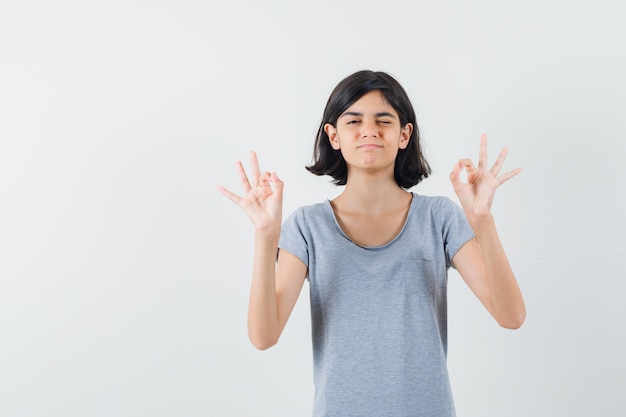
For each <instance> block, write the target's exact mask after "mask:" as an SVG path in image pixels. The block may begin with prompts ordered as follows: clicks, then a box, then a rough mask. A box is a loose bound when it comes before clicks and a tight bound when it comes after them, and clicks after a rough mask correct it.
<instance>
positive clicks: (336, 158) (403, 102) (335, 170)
mask: <svg viewBox="0 0 626 417" xmlns="http://www.w3.org/2000/svg"><path fill="white" fill-rule="evenodd" d="M373 90H378V91H380V92H381V93H382V94H383V96H384V97H385V100H387V102H388V103H389V104H390V105H391V107H393V108H394V110H395V111H396V112H397V113H398V116H399V117H400V125H401V126H405V125H406V124H407V123H411V124H412V125H413V133H411V137H410V138H409V144H408V146H407V147H406V148H405V149H400V150H399V151H398V156H396V162H395V166H394V177H395V180H396V182H397V183H398V185H399V186H400V187H402V188H405V189H408V188H411V187H412V186H414V185H416V184H418V183H419V182H420V181H422V180H423V179H424V178H427V177H428V176H429V175H430V172H431V171H430V166H429V165H428V162H426V159H425V158H424V155H423V153H422V149H421V145H420V141H419V140H420V135H419V130H418V128H417V121H416V117H415V111H414V110H413V106H412V105H411V101H410V100H409V97H408V95H407V94H406V91H404V88H402V86H401V85H400V83H398V82H397V81H396V80H395V79H394V78H393V77H391V76H390V75H389V74H386V73H384V72H380V71H379V72H374V71H368V70H364V71H358V72H355V73H354V74H352V75H350V76H348V77H346V78H344V79H343V80H342V81H341V82H340V83H339V84H337V86H336V87H335V89H334V90H333V92H332V93H331V95H330V97H329V98H328V102H327V103H326V108H325V109H324V115H323V116H322V122H321V123H320V127H319V129H318V131H317V137H316V139H315V146H314V149H313V163H312V164H311V165H309V166H307V167H306V169H307V170H309V171H310V172H312V173H313V174H315V175H330V176H331V177H333V178H334V181H333V182H334V183H335V184H337V185H345V184H346V182H347V180H348V167H347V165H346V161H345V160H344V159H343V156H342V155H341V151H340V150H335V149H333V148H332V146H331V145H330V140H329V138H328V135H327V134H326V132H325V131H324V125H326V124H327V123H330V124H331V125H333V126H336V124H337V119H338V118H339V116H341V114H342V113H343V112H344V111H346V109H347V108H348V107H350V106H351V105H352V104H354V103H355V102H356V101H357V100H358V99H360V98H361V97H363V96H364V95H365V94H367V93H369V92H370V91H373Z"/></svg>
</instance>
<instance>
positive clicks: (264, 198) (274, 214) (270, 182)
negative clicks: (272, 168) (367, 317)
mask: <svg viewBox="0 0 626 417" xmlns="http://www.w3.org/2000/svg"><path fill="white" fill-rule="evenodd" d="M250 166H251V170H252V183H250V180H249V179H248V176H247V175H246V172H245V170H244V169H243V165H242V164H241V162H239V161H237V171H238V173H239V179H240V181H241V185H242V186H243V190H244V193H245V194H244V195H243V196H239V195H237V194H235V193H233V192H231V191H229V190H227V189H226V188H224V187H222V186H218V191H219V192H221V193H222V194H223V195H224V196H226V197H227V198H228V199H229V200H231V201H232V202H233V203H235V204H237V205H238V206H239V207H241V208H242V209H243V211H244V212H245V213H246V214H247V215H248V217H249V218H250V220H251V221H252V223H254V225H255V226H256V229H257V230H259V231H261V230H262V231H276V229H278V230H280V225H281V221H282V204H283V187H284V184H283V182H282V181H281V180H280V179H279V178H278V175H276V173H275V172H272V173H270V172H263V173H261V171H260V169H259V161H258V160H257V156H256V153H255V152H254V151H253V152H250Z"/></svg>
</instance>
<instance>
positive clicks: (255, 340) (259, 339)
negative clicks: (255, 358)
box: [248, 334, 278, 350]
mask: <svg viewBox="0 0 626 417" xmlns="http://www.w3.org/2000/svg"><path fill="white" fill-rule="evenodd" d="M248 338H249V339H250V343H252V346H254V347H255V348H257V349H258V350H267V349H269V348H271V347H272V346H274V345H275V344H276V343H277V342H278V339H277V338H274V337H268V336H260V335H253V334H248Z"/></svg>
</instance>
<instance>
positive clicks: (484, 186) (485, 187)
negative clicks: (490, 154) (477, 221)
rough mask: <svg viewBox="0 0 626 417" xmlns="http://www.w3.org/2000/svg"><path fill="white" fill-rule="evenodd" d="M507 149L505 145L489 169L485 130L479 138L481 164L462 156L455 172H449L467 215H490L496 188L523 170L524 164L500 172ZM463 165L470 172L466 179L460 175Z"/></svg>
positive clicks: (455, 167) (479, 159)
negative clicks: (476, 165) (521, 166)
mask: <svg viewBox="0 0 626 417" xmlns="http://www.w3.org/2000/svg"><path fill="white" fill-rule="evenodd" d="M507 152H508V149H507V148H504V149H502V151H501V152H500V155H498V158H497V159H496V162H495V163H494V164H493V167H491V169H489V170H487V135H485V134H483V135H482V136H481V138H480V154H479V157H478V167H475V166H474V163H473V162H472V160H471V159H469V158H464V159H461V160H459V162H458V163H457V164H456V165H455V166H454V169H453V171H452V173H450V181H451V182H452V186H453V187H454V192H455V193H456V195H457V196H458V197H459V201H460V202H461V206H462V207H463V210H464V211H465V213H466V214H467V215H470V216H477V217H481V216H487V215H489V214H490V210H491V204H492V203H493V197H494V195H495V193H496V189H497V188H498V187H499V186H500V185H501V184H502V183H504V182H505V181H507V180H509V179H511V178H513V177H514V176H516V175H517V174H519V173H520V172H522V169H521V168H516V169H514V170H512V171H509V172H506V173H504V174H502V175H500V176H498V173H499V172H500V169H501V168H502V164H503V163H504V160H505V159H506V155H507ZM463 169H465V171H466V172H467V182H466V183H465V182H463V181H462V180H461V177H460V174H461V171H462V170H463Z"/></svg>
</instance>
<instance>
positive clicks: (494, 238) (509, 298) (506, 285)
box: [468, 214, 526, 328]
mask: <svg viewBox="0 0 626 417" xmlns="http://www.w3.org/2000/svg"><path fill="white" fill-rule="evenodd" d="M468 220H469V221H470V225H471V226H472V229H473V230H474V233H475V234H476V239H477V240H478V244H479V246H480V251H481V254H482V257H483V261H484V264H485V272H486V279H487V285H488V287H489V294H490V297H489V298H490V301H491V309H492V311H491V313H492V315H493V316H494V318H495V319H496V320H497V321H498V323H499V324H500V325H501V326H503V327H507V328H518V327H520V326H521V325H522V323H523V322H524V319H525V317H526V308H525V305H524V299H523V297H522V293H521V291H520V288H519V285H518V283H517V280H516V278H515V275H514V273H513V270H512V268H511V265H510V264H509V260H508V259H507V256H506V253H505V252H504V248H503V247H502V243H501V242H500V238H499V236H498V232H497V229H496V225H495V222H494V219H493V216H491V215H490V214H489V215H486V216H480V217H468Z"/></svg>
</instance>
